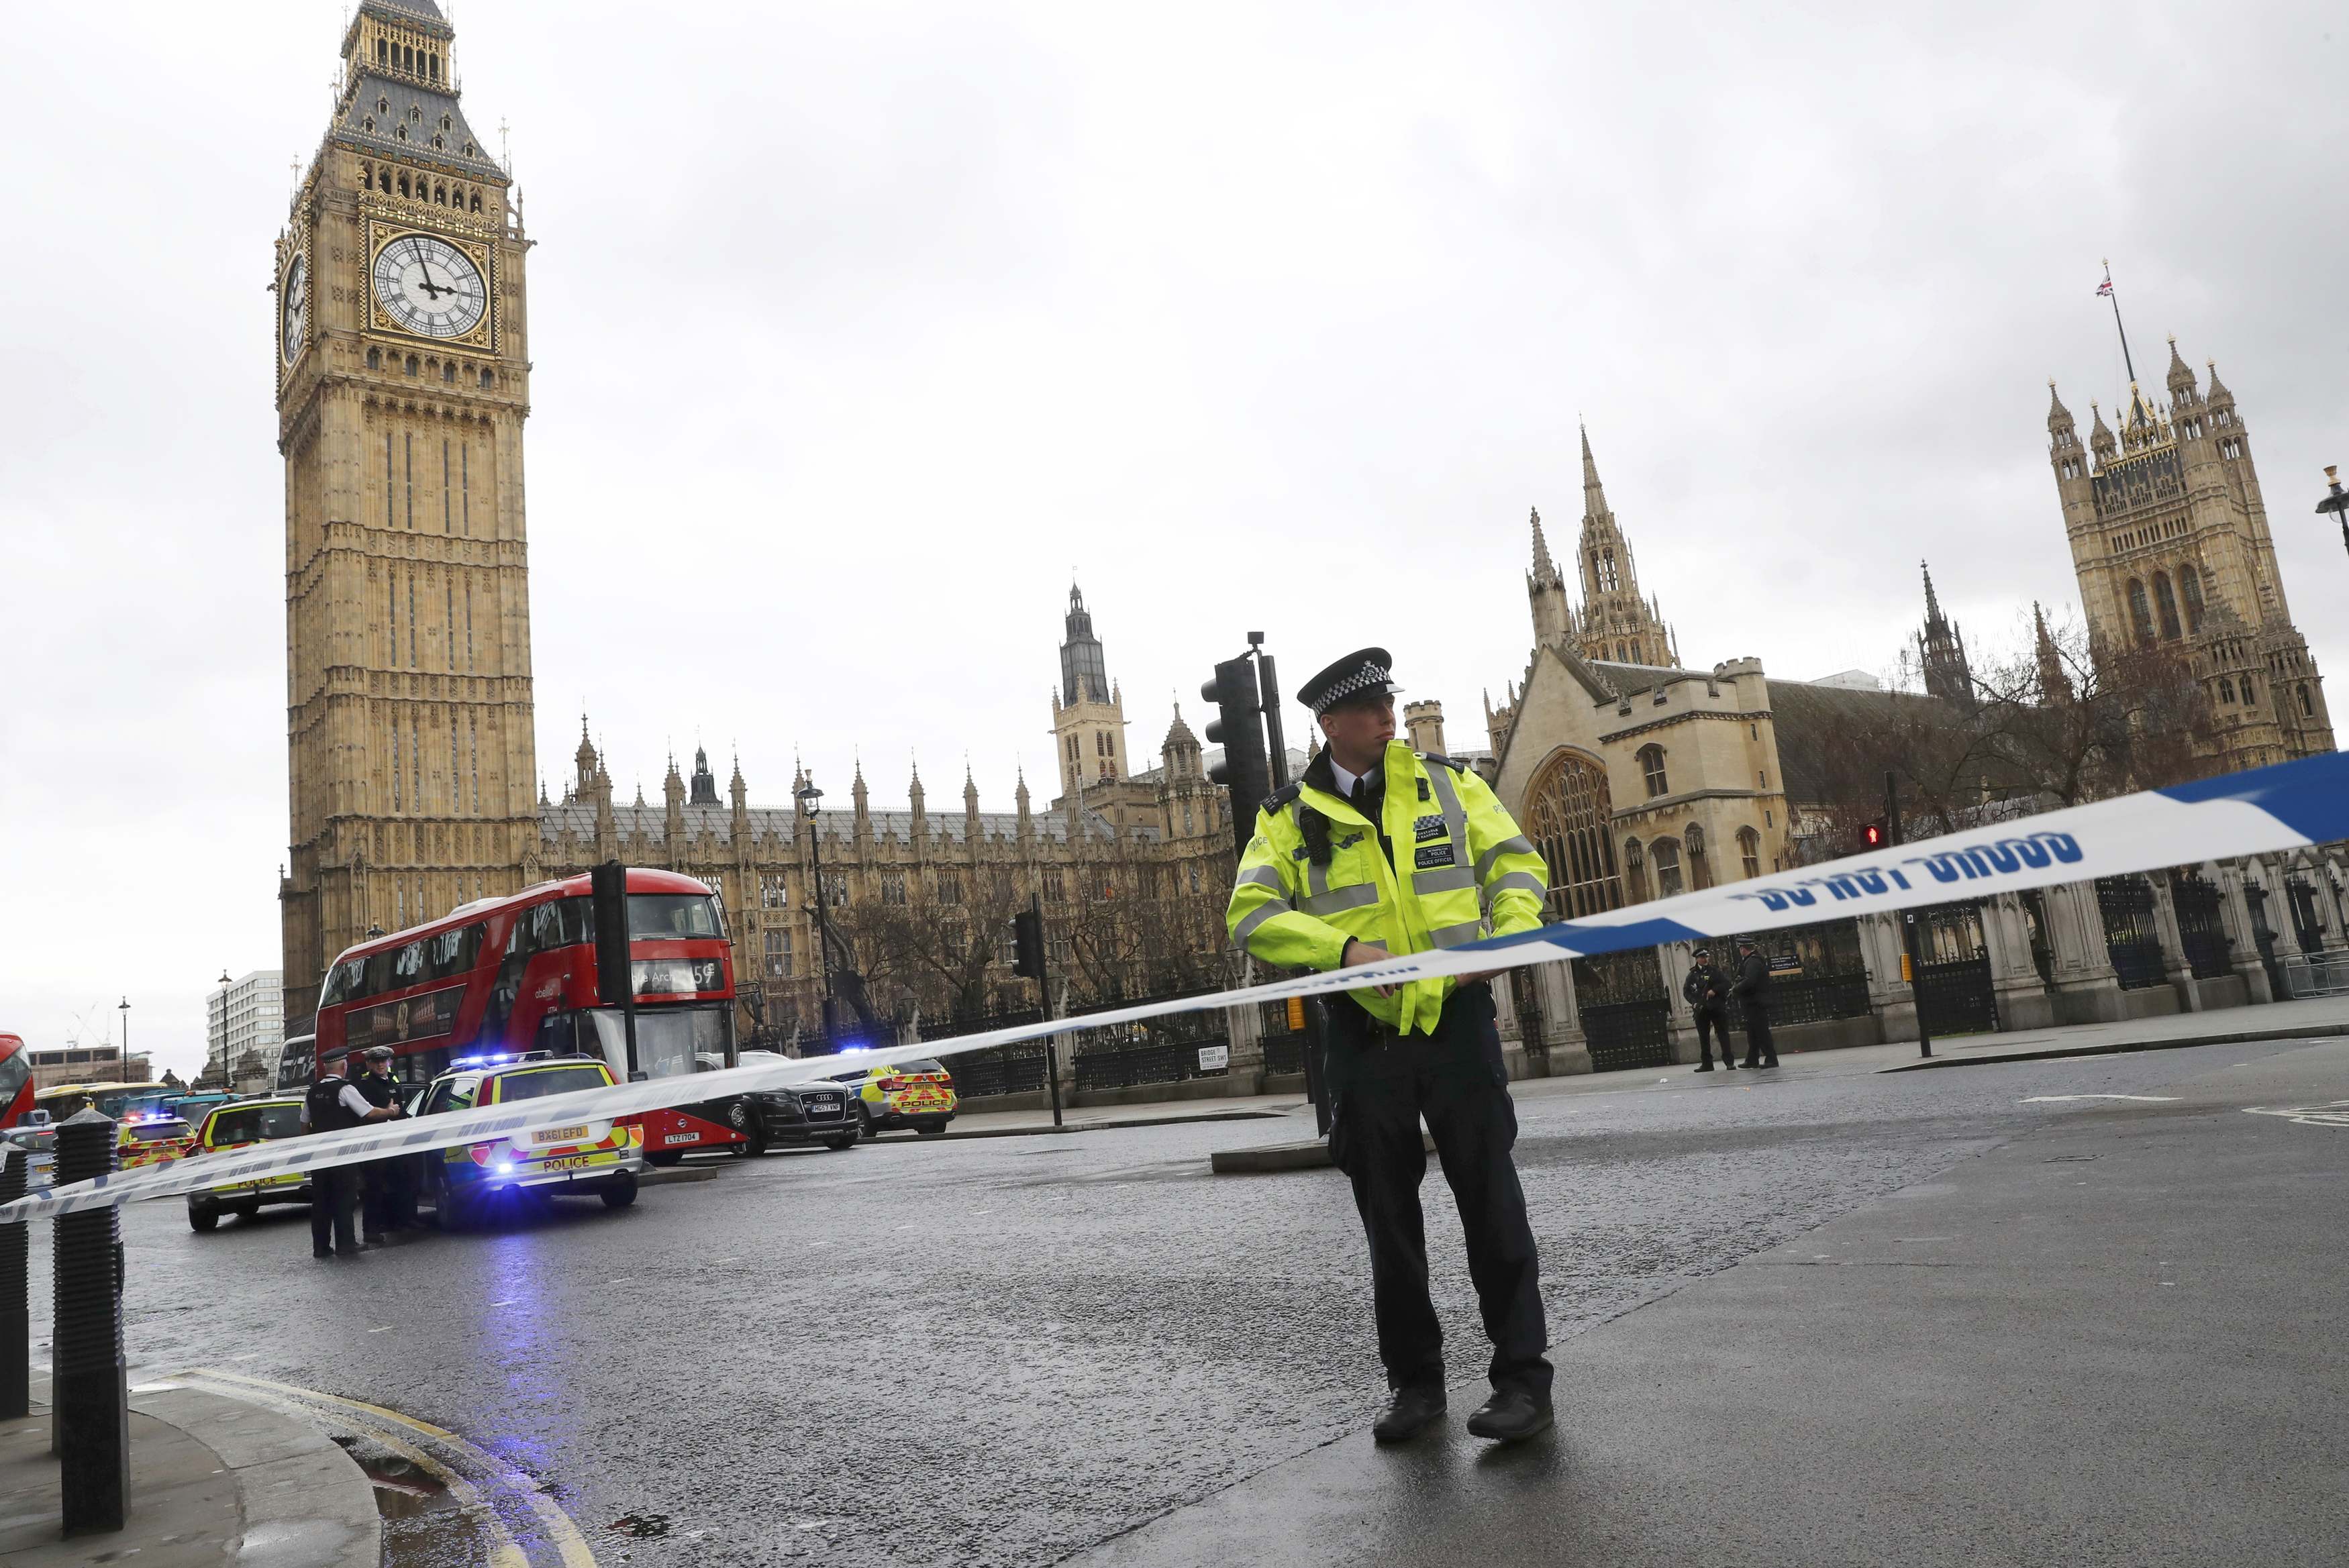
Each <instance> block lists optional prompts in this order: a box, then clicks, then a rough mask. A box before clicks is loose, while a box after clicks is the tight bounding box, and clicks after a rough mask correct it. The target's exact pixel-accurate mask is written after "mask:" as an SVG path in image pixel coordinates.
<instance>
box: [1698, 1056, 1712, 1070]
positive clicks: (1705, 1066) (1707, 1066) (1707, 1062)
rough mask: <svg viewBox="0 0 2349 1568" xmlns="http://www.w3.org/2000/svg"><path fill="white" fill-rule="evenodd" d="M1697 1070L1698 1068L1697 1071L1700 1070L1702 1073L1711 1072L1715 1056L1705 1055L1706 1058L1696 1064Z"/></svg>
mask: <svg viewBox="0 0 2349 1568" xmlns="http://www.w3.org/2000/svg"><path fill="white" fill-rule="evenodd" d="M1696 1070H1697V1071H1699V1072H1701V1073H1709V1072H1711V1071H1712V1070H1713V1058H1712V1057H1705V1058H1704V1060H1702V1061H1701V1062H1699V1063H1697V1064H1696Z"/></svg>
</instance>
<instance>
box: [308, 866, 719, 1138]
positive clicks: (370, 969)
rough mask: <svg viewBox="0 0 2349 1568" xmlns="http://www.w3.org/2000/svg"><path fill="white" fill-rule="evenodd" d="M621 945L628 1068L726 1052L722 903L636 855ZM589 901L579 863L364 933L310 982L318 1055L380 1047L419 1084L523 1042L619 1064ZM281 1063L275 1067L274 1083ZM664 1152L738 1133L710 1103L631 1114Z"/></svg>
mask: <svg viewBox="0 0 2349 1568" xmlns="http://www.w3.org/2000/svg"><path fill="white" fill-rule="evenodd" d="M626 898H627V923H628V956H629V960H630V962H629V968H630V971H631V975H630V981H631V985H632V988H633V991H634V995H635V1002H636V1008H635V1011H636V1061H635V1070H636V1073H637V1074H638V1075H640V1076H642V1077H645V1078H669V1077H674V1076H677V1075H678V1074H683V1073H692V1072H706V1071H709V1070H712V1069H715V1068H727V1067H732V1066H733V1065H735V1041H734V962H733V953H732V947H731V944H730V942H729V940H728V937H727V932H726V912H725V908H724V905H723V904H722V903H720V901H719V899H718V898H717V896H716V895H714V894H713V893H711V892H710V891H709V888H708V887H706V886H704V885H703V884H702V883H701V882H698V881H697V880H696V879H694V878H692V877H689V876H684V875H681V874H679V873H678V872H665V871H654V870H650V869H647V868H642V867H631V868H629V870H628V872H627V874H626ZM596 974H597V971H596V961H595V907H594V903H593V900H592V898H591V896H590V879H589V877H588V876H587V875H586V874H585V873H584V872H583V873H582V874H580V875H578V876H574V877H568V878H565V879H564V880H562V881H560V882H543V883H541V884H540V885H538V886H536V887H533V888H526V889H524V890H523V892H518V893H515V894H513V895H512V896H511V897H506V898H497V899H482V900H478V901H476V902H475V903H469V904H464V905H461V906H460V907H459V908H457V909H454V910H451V911H450V913H448V914H447V915H445V916H443V917H442V918H440V920H437V921H432V922H429V923H425V924H423V925H419V926H413V927H410V928H409V929H408V930H406V931H400V932H395V933H394V934H391V935H389V936H381V937H377V938H374V939H372V940H370V941H367V942H364V943H361V944H358V945H357V946H355V947H352V948H350V949H348V950H347V951H346V952H345V953H343V954H342V955H341V956H340V957H338V958H336V961H335V962H334V964H333V965H332V966H330V967H329V968H328V970H327V972H326V984H325V985H324V986H323V987H322V989H321V990H320V993H319V999H318V1015H317V1023H316V1046H315V1047H314V1050H313V1054H312V1062H313V1065H315V1062H316V1052H317V1051H325V1050H329V1049H333V1048H336V1047H341V1048H343V1049H346V1050H366V1049H368V1048H369V1047H376V1046H388V1047H391V1049H392V1052H393V1058H392V1063H393V1065H392V1076H393V1077H395V1078H398V1079H400V1080H401V1081H402V1082H404V1083H407V1084H409V1085H411V1086H412V1087H414V1088H422V1087H423V1086H424V1085H425V1084H426V1083H428V1082H429V1081H430V1080H431V1079H432V1078H435V1077H437V1076H439V1075H440V1073H441V1072H443V1071H445V1070H447V1069H448V1068H450V1067H451V1066H452V1065H462V1064H467V1063H475V1062H482V1061H493V1060H495V1059H498V1058H501V1057H513V1056H518V1055H520V1054H521V1053H523V1052H524V1051H553V1052H554V1053H556V1054H558V1055H566V1056H567V1055H573V1054H585V1055H588V1056H594V1057H601V1058H603V1060H604V1061H605V1064H606V1065H608V1066H609V1067H610V1068H611V1069H612V1076H613V1077H614V1078H618V1079H626V1078H627V1077H628V1076H629V1070H630V1064H629V1059H628V1046H627V1028H626V1018H625V1017H624V1016H623V1014H622V1011H621V1009H619V1008H616V1007H606V1006H601V1005H600V1003H599V1001H598V987H597V985H596ZM290 1076H292V1075H291V1074H289V1073H287V1072H285V1071H284V1070H283V1069H281V1072H280V1078H279V1082H280V1086H281V1088H282V1087H285V1080H286V1078H288V1077H290ZM629 1120H631V1121H632V1122H635V1123H636V1124H638V1125H640V1126H641V1127H642V1128H643V1130H644V1147H645V1150H646V1152H647V1155H648V1156H649V1157H650V1158H652V1159H653V1160H654V1161H656V1162H657V1163H661V1164H668V1163H673V1162H674V1161H676V1160H678V1159H681V1158H682V1157H683V1156H684V1155H685V1154H687V1153H689V1152H693V1151H695V1150H701V1149H723V1148H730V1147H734V1146H737V1145H740V1144H742V1143H743V1141H744V1139H743V1134H742V1132H741V1131H740V1130H739V1129H738V1128H736V1127H734V1126H733V1125H731V1124H730V1121H729V1120H728V1119H726V1117H725V1116H724V1115H723V1113H722V1112H720V1111H719V1110H717V1109H714V1108H708V1107H693V1108H688V1109H683V1110H662V1111H652V1112H648V1113H647V1114H646V1115H644V1116H642V1117H633V1118H629Z"/></svg>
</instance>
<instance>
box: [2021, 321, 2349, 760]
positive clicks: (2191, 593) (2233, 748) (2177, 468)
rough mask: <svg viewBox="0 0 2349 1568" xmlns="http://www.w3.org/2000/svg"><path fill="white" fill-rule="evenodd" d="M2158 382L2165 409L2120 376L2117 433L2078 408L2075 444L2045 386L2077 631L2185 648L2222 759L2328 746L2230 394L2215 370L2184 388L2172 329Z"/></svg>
mask: <svg viewBox="0 0 2349 1568" xmlns="http://www.w3.org/2000/svg"><path fill="white" fill-rule="evenodd" d="M2048 391H2049V394H2050V400H2049V401H2050V406H2049V408H2048V413H2047V436H2048V449H2047V456H2048V462H2049V465H2050V466H2051V467H2052V468H2053V469H2054V474H2055V490H2056V494H2057V495H2058V497H2059V498H2061V500H2062V502H2063V507H2064V532H2065V534H2066V536H2067V537H2068V539H2069V541H2070V542H2071V546H2072V565H2073V570H2074V571H2075V573H2076V574H2077V575H2078V577H2079V582H2080V600H2081V605H2082V608H2083V609H2084V610H2085V612H2086V614H2087V620H2088V630H2089V634H2090V635H2091V636H2092V637H2093V638H2094V639H2095V641H2096V643H2097V644H2098V645H2101V646H2104V647H2107V648H2128V647H2147V648H2153V647H2164V646H2168V647H2175V648H2176V649H2178V651H2179V652H2181V653H2182V654H2184V655H2186V656H2187V657H2188V658H2189V661H2190V663H2191V666H2192V668H2193V670H2194V672H2195V674H2196V676H2198V677H2199V679H2200V681H2201V683H2202V685H2203V687H2204V689H2205V691H2206V692H2207V693H2208V694H2209V698H2210V702H2211V711H2212V712H2213V714H2214V715H2215V716H2216V717H2217V720H2218V727H2219V737H2220V738H2219V742H2218V746H2219V753H2220V759H2221V762H2222V765H2223V766H2224V767H2225V768H2227V769H2240V768H2256V767H2260V766H2261V765H2262V764H2265V763H2270V762H2281V761H2283V760H2285V759H2286V758H2294V757H2306V756H2309V755H2312V754H2313V753H2316V752H2322V751H2330V750H2332V749H2333V721H2332V718H2331V716H2330V714H2329V713H2328V711H2327V709H2326V707H2325V702H2324V686H2323V677H2322V676H2319V674H2318V673H2317V669H2316V663H2315V661H2314V660H2313V658H2311V657H2310V656H2309V652H2308V644H2307V640H2306V639H2305V638H2303V637H2302V635H2301V634H2300V632H2299V629H2298V628H2297V627H2295V626H2294V625H2293V624H2292V611H2291V607H2290V606H2289V604H2287V603H2286V602H2285V599H2284V589H2283V578H2282V573H2280V572H2279V571H2278V570H2277V567H2276V558H2275V544H2274V542H2273V540H2272V539H2271V537H2270V535H2269V532H2268V518H2267V505H2266V503H2265V501H2263V500H2261V495H2260V481H2259V474H2258V471H2257V469H2255V468H2254V466H2253V463H2252V459H2251V436H2250V433H2249V431H2248V429H2247V428H2245V426H2244V423H2243V418H2242V415H2241V413H2240V411H2239V410H2238V408H2237V407H2236V405H2235V395H2234V394H2233V393H2232V392H2230V391H2229V390H2228V389H2227V387H2226V386H2225V384H2224V383H2222V382H2221V381H2220V379H2219V373H2218V368H2217V366H2210V385H2209V389H2208V391H2207V392H2206V391H2204V390H2203V389H2202V388H2201V387H2199V386H2198V384H2197V381H2196V377H2195V375H2194V371H2193V369H2192V368H2191V367H2190V366H2188V365H2187V363H2186V362H2185V360H2184V359H2183V358H2182V357H2181V356H2179V354H2178V343H2177V340H2176V339H2174V338H2173V339H2171V340H2170V345H2169V371H2168V391H2169V400H2168V404H2167V406H2164V405H2162V404H2160V403H2158V402H2157V401H2156V400H2154V399H2153V398H2150V397H2147V396H2146V395H2145V394H2144V393H2142V392H2140V391H2139V390H2138V388H2137V387H2136V386H2135V385H2134V384H2132V385H2131V387H2129V397H2128V407H2127V409H2126V410H2123V411H2121V413H2120V421H2121V428H2120V431H2119V433H2118V434H2117V435H2116V434H2115V433H2114V431H2113V430H2111V429H2110V428H2107V427H2106V424H2105V418H2104V414H2103V411H2102V410H2101V409H2099V408H2097V407H2096V406H2095V405H2094V404H2091V405H2089V412H2090V415H2091V416H2092V418H2093V424H2092V426H2091V428H2090V431H2089V435H2088V440H2087V444H2086V445H2085V447H2083V446H2082V444H2081V441H2080V438H2079V432H2078V428H2077V427H2076V425H2075V422H2074V420H2073V418H2072V414H2071V411H2070V410H2069V409H2067V408H2065V407H2064V401H2063V399H2062V397H2057V396H2054V384H2053V383H2050V384H2049V387H2048Z"/></svg>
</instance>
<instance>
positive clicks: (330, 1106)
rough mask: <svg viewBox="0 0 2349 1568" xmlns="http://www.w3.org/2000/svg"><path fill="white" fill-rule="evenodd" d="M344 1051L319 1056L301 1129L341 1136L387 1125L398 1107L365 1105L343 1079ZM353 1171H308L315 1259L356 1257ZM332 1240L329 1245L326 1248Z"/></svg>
mask: <svg viewBox="0 0 2349 1568" xmlns="http://www.w3.org/2000/svg"><path fill="white" fill-rule="evenodd" d="M343 1057H344V1053H343V1052H341V1051H338V1050H328V1051H326V1052H325V1053H324V1054H322V1055H321V1056H320V1057H319V1058H318V1076H317V1078H316V1079H315V1080H314V1081H313V1082H312V1083H311V1085H310V1088H309V1092H308V1093H307V1094H305V1096H304V1097H303V1099H302V1130H303V1131H305V1132H340V1131H342V1130H343V1129H345V1128H347V1127H357V1126H358V1125H359V1124H360V1123H362V1122H367V1121H385V1120H388V1119H391V1118H392V1117H395V1116H398V1114H399V1107H398V1106H397V1105H388V1106H383V1107H377V1106H372V1105H369V1104H368V1103H367V1097H366V1096H364V1095H362V1094H360V1093H359V1091H358V1090H357V1088H354V1087H353V1086H352V1084H351V1082H350V1080H349V1079H347V1078H344V1077H343ZM353 1196H354V1194H353V1191H352V1171H351V1168H350V1167H349V1166H347V1165H331V1166H326V1167H324V1168H321V1169H318V1170H315V1171H311V1172H310V1255H311V1256H312V1257H314V1258H331V1257H335V1256H337V1255H339V1256H342V1257H347V1258H355V1257H357V1256H358V1255H359V1239H358V1237H357V1236H356V1235H354V1234H352V1233H351V1202H352V1198H353ZM330 1240H331V1243H332V1244H331V1245H329V1244H328V1243H329V1242H330Z"/></svg>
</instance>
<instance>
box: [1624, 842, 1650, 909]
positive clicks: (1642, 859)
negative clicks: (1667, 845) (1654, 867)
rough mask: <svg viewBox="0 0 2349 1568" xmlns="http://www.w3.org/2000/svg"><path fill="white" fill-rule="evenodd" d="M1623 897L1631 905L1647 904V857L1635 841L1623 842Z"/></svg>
mask: <svg viewBox="0 0 2349 1568" xmlns="http://www.w3.org/2000/svg"><path fill="white" fill-rule="evenodd" d="M1623 895H1624V897H1625V898H1627V899H1629V900H1630V902H1631V903H1647V902H1648V857H1647V853H1646V851H1643V850H1641V849H1640V841H1639V840H1637V839H1626V840H1624V841H1623Z"/></svg>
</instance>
